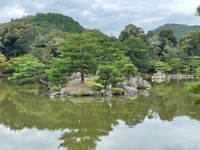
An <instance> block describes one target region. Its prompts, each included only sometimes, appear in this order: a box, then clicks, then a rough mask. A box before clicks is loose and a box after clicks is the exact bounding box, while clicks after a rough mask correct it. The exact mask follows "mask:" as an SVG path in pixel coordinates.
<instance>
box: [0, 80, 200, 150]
mask: <svg viewBox="0 0 200 150" xmlns="http://www.w3.org/2000/svg"><path fill="white" fill-rule="evenodd" d="M184 87H185V82H179V83H177V82H170V83H162V84H154V85H153V87H152V89H150V91H149V92H148V91H143V92H140V93H139V94H138V95H136V96H131V95H130V96H126V97H125V96H118V97H106V98H105V97H104V98H102V97H98V98H94V97H82V98H80V97H79V98H78V97H75V98H68V99H66V100H63V99H60V98H58V99H50V98H49V93H48V92H47V91H46V90H45V89H43V88H41V87H38V86H26V87H18V86H16V85H13V84H12V83H10V82H8V81H7V80H3V79H1V80H0V149H2V150H93V149H96V150H199V149H200V144H199V143H200V106H199V105H194V104H193V101H192V99H193V97H192V95H191V94H189V93H188V92H187V91H186V90H185V88H184Z"/></svg>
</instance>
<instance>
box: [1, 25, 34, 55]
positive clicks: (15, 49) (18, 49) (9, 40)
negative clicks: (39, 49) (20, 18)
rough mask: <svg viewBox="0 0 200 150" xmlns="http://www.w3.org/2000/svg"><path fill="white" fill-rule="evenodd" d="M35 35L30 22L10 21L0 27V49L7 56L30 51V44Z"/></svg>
mask: <svg viewBox="0 0 200 150" xmlns="http://www.w3.org/2000/svg"><path fill="white" fill-rule="evenodd" d="M36 35H37V32H36V28H35V27H33V26H32V25H31V24H24V23H19V22H11V23H9V24H6V25H4V26H3V27H2V28H0V43H1V45H2V46H1V47H0V51H1V52H2V53H3V54H4V55H5V56H6V57H7V58H10V57H16V56H19V55H22V54H26V53H28V52H29V51H30V45H31V43H32V42H33V41H34V39H35V36H36Z"/></svg>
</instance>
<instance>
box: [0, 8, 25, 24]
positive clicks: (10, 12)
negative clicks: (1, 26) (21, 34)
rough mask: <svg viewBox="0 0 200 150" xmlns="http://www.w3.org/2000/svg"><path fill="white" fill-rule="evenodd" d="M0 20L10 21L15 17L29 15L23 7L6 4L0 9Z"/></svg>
mask: <svg viewBox="0 0 200 150" xmlns="http://www.w3.org/2000/svg"><path fill="white" fill-rule="evenodd" d="M0 14H1V15H0V22H1V23H2V22H8V21H10V20H11V19H14V18H20V17H23V16H26V15H28V14H27V13H26V12H25V10H24V9H23V8H20V7H19V6H5V7H3V8H1V9H0Z"/></svg>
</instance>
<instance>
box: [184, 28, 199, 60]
mask: <svg viewBox="0 0 200 150" xmlns="http://www.w3.org/2000/svg"><path fill="white" fill-rule="evenodd" d="M180 46H181V49H182V51H183V53H184V55H185V57H188V56H195V55H197V56H200V31H196V32H191V33H189V34H187V35H185V36H184V37H183V38H181V40H180Z"/></svg>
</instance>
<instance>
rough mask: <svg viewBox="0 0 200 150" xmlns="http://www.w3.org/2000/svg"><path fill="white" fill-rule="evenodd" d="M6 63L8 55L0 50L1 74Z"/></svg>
mask: <svg viewBox="0 0 200 150" xmlns="http://www.w3.org/2000/svg"><path fill="white" fill-rule="evenodd" d="M5 63H6V57H5V56H4V55H3V54H2V53H1V52H0V74H1V71H2V70H3V68H4V67H5V65H6V64H5Z"/></svg>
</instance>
